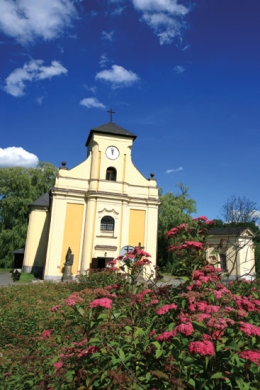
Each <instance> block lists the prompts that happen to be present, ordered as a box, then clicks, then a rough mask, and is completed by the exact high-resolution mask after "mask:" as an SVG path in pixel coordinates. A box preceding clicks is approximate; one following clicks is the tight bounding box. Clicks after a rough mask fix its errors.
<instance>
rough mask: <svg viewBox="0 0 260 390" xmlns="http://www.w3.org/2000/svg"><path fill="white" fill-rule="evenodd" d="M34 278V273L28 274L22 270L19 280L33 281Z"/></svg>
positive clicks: (21, 281)
mask: <svg viewBox="0 0 260 390" xmlns="http://www.w3.org/2000/svg"><path fill="white" fill-rule="evenodd" d="M33 280H34V275H33V274H27V273H24V272H22V273H21V276H20V279H19V280H18V282H19V283H31V282H32V281H33Z"/></svg>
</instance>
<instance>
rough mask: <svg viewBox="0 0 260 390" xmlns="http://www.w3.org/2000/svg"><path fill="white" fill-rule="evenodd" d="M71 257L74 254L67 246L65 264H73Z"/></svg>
mask: <svg viewBox="0 0 260 390" xmlns="http://www.w3.org/2000/svg"><path fill="white" fill-rule="evenodd" d="M73 258H74V255H73V254H72V251H71V249H70V247H69V249H68V251H67V254H66V261H65V266H66V265H72V264H73Z"/></svg>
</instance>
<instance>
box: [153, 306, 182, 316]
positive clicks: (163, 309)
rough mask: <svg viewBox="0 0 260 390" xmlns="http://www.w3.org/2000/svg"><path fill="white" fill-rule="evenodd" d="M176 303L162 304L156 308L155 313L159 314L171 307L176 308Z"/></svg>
mask: <svg viewBox="0 0 260 390" xmlns="http://www.w3.org/2000/svg"><path fill="white" fill-rule="evenodd" d="M177 307H178V306H177V305H175V303H171V304H170V305H164V306H162V307H160V308H159V309H158V310H157V312H156V313H157V314H158V315H159V316H161V315H163V314H165V313H167V312H168V311H169V310H172V309H177Z"/></svg>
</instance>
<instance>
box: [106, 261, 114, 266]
mask: <svg viewBox="0 0 260 390" xmlns="http://www.w3.org/2000/svg"><path fill="white" fill-rule="evenodd" d="M115 264H116V259H114V260H111V261H109V262H108V263H107V266H108V265H115Z"/></svg>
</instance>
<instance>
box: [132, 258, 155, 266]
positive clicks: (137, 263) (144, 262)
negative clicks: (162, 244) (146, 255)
mask: <svg viewBox="0 0 260 390" xmlns="http://www.w3.org/2000/svg"><path fill="white" fill-rule="evenodd" d="M148 264H152V262H151V261H150V260H149V259H142V260H139V261H135V262H134V263H133V267H141V266H144V265H148Z"/></svg>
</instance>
